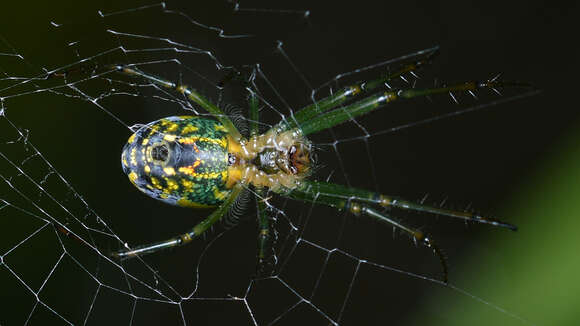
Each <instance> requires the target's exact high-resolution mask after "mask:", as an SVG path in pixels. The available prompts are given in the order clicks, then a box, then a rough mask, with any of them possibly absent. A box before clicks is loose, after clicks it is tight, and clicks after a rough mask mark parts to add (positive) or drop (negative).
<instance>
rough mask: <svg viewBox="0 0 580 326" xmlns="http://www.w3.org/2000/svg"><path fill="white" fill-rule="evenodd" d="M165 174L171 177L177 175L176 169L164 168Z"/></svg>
mask: <svg viewBox="0 0 580 326" xmlns="http://www.w3.org/2000/svg"><path fill="white" fill-rule="evenodd" d="M163 172H165V174H167V175H170V176H171V175H175V169H173V168H172V167H167V168H163Z"/></svg>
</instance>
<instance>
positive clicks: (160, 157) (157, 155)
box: [151, 144, 169, 163]
mask: <svg viewBox="0 0 580 326" xmlns="http://www.w3.org/2000/svg"><path fill="white" fill-rule="evenodd" d="M168 157H169V148H167V145H166V144H155V145H153V147H152V148H151V158H152V159H153V160H154V161H157V162H160V163H165V162H167V158H168Z"/></svg>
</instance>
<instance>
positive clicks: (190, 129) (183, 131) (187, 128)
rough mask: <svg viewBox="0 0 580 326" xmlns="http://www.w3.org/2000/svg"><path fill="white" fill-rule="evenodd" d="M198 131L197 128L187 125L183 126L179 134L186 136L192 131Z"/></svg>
mask: <svg viewBox="0 0 580 326" xmlns="http://www.w3.org/2000/svg"><path fill="white" fill-rule="evenodd" d="M198 130H199V128H198V127H196V126H194V125H192V124H188V125H187V126H185V128H183V130H181V134H182V135H185V134H188V133H190V132H194V131H198Z"/></svg>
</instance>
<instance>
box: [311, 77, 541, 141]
mask: <svg viewBox="0 0 580 326" xmlns="http://www.w3.org/2000/svg"><path fill="white" fill-rule="evenodd" d="M506 87H526V88H528V87H531V85H529V84H526V83H520V82H508V81H501V80H497V79H495V78H494V79H490V80H486V81H482V82H477V81H468V82H463V83H459V84H455V85H451V86H445V87H433V88H422V89H419V88H406V89H399V90H390V91H386V92H381V93H378V94H375V95H371V96H369V97H366V98H363V99H362V100H360V101H358V102H355V103H353V104H350V105H348V106H345V107H342V108H337V109H335V110H333V111H330V112H326V113H324V114H320V115H318V116H316V117H314V118H312V119H310V120H308V121H304V122H303V123H302V124H301V125H300V129H301V130H302V133H303V134H304V135H309V134H312V133H316V132H319V131H322V130H325V129H328V128H332V127H334V126H336V125H339V124H341V123H343V122H345V121H348V120H350V119H352V118H354V117H357V116H361V115H364V114H367V113H369V112H372V111H374V110H376V109H378V108H381V107H383V106H385V105H386V104H387V103H390V102H394V101H397V100H400V99H412V98H415V97H421V96H429V95H434V94H441V93H444V94H447V93H450V94H451V93H453V92H462V91H463V92H469V91H472V92H473V91H475V90H479V89H483V88H487V89H492V90H496V89H498V88H506Z"/></svg>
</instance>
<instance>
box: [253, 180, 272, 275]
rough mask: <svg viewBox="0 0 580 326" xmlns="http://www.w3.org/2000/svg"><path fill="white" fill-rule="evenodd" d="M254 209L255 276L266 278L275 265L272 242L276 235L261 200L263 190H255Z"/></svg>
mask: <svg viewBox="0 0 580 326" xmlns="http://www.w3.org/2000/svg"><path fill="white" fill-rule="evenodd" d="M256 193H257V196H256V208H257V216H258V254H257V260H258V261H257V265H256V274H257V276H266V275H267V274H268V273H272V272H273V267H274V266H275V265H276V261H277V258H276V253H275V252H274V248H273V246H274V242H275V240H276V234H275V233H274V232H275V230H274V228H273V225H272V224H271V223H270V222H271V220H272V217H271V216H270V215H269V214H268V210H267V207H266V201H265V200H263V199H262V198H265V196H266V189H265V188H262V187H260V188H258V189H256Z"/></svg>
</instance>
